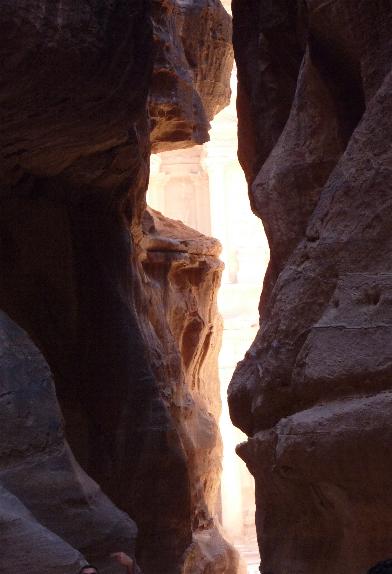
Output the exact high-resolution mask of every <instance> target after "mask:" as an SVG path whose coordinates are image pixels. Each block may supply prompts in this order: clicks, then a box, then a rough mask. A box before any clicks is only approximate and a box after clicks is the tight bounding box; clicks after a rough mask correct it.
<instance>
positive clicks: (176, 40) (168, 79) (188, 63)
mask: <svg viewBox="0 0 392 574" xmlns="http://www.w3.org/2000/svg"><path fill="white" fill-rule="evenodd" d="M152 4H153V24H154V41H155V62H154V74H153V79H152V86H151V90H150V102H149V108H150V114H151V123H152V126H151V127H152V133H151V139H152V149H153V151H154V152H158V151H167V150H171V149H179V148H185V147H189V146H193V145H195V144H202V143H204V142H205V141H207V140H208V130H209V127H210V126H209V121H210V120H212V118H213V117H214V115H215V114H216V113H217V112H218V111H220V110H221V109H222V108H223V107H224V106H226V105H227V104H228V103H229V100H230V85H229V81H230V73H231V69H232V65H233V49H232V25H231V17H230V16H229V14H228V13H227V12H226V10H225V9H224V8H223V6H222V4H221V2H220V0H153V2H152Z"/></svg>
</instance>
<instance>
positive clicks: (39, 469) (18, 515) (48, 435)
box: [0, 312, 137, 574]
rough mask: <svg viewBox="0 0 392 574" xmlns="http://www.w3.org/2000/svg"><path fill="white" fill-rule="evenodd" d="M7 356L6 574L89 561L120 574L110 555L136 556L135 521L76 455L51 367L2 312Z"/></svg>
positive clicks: (1, 507)
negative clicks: (67, 436) (67, 435)
mask: <svg viewBox="0 0 392 574" xmlns="http://www.w3.org/2000/svg"><path fill="white" fill-rule="evenodd" d="M0 358H1V360H0V387H1V389H0V391H1V392H0V401H1V421H0V425H1V428H0V431H1V451H0V524H1V540H2V545H3V551H2V553H1V557H0V571H1V572H7V574H17V573H20V572H22V571H23V570H25V571H28V572H36V573H37V574H38V573H39V572H53V573H56V572H58V573H59V574H60V573H63V572H65V573H69V574H71V573H75V572H77V571H78V570H79V569H80V567H81V566H82V565H83V564H85V563H86V560H85V558H88V559H89V561H91V562H93V563H95V564H97V566H99V567H100V568H101V569H102V571H103V572H108V573H113V574H114V573H115V572H116V571H117V569H116V568H115V566H114V564H113V565H112V566H110V564H109V561H108V557H109V555H110V552H113V551H116V550H117V549H118V548H127V550H128V552H130V553H131V554H133V552H134V546H135V539H136V533H137V529H136V526H135V523H134V522H133V521H132V520H131V519H130V518H129V517H128V516H127V515H126V514H125V513H123V512H121V511H120V510H118V508H116V507H115V506H114V504H113V503H112V502H110V501H109V499H108V498H107V497H106V496H105V495H104V494H103V493H102V491H101V489H100V488H99V486H98V485H97V484H96V483H95V482H94V481H93V480H91V478H89V477H88V476H87V475H86V473H85V472H84V471H83V470H82V469H81V468H80V466H79V465H78V463H77V462H76V460H75V459H74V457H73V455H72V453H71V451H70V449H69V446H68V444H67V442H66V440H65V437H64V431H63V421H62V416H61V411H60V408H59V405H58V402H57V398H56V393H55V389H54V383H53V379H52V377H51V374H50V371H49V368H48V366H47V364H46V362H45V360H44V358H43V357H42V355H41V353H40V352H39V351H38V349H37V348H36V347H35V346H34V345H33V343H32V342H31V340H30V339H29V337H28V336H27V334H26V333H25V332H23V331H22V329H20V328H19V327H17V325H16V324H15V323H14V322H13V321H11V320H10V319H9V317H8V316H7V315H6V314H5V313H3V312H0Z"/></svg>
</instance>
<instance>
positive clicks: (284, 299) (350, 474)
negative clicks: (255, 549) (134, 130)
mask: <svg viewBox="0 0 392 574" xmlns="http://www.w3.org/2000/svg"><path fill="white" fill-rule="evenodd" d="M247 5H248V9H249V10H248V11H247V10H246V6H247ZM233 17H234V36H235V51H236V57H237V60H238V66H239V79H240V80H239V81H240V91H241V96H240V98H239V113H240V117H239V119H240V134H241V137H242V143H241V149H240V156H241V157H242V159H243V164H244V168H245V170H246V172H247V176H248V180H249V182H250V184H251V199H252V205H253V208H254V210H255V211H256V213H257V214H258V215H259V216H260V217H261V218H262V220H263V223H264V227H265V229H266V232H267V236H268V240H269V243H270V246H271V263H270V266H269V270H268V273H267V277H266V280H265V283H264V290H263V294H262V298H261V303H260V315H261V326H260V331H259V333H258V336H257V337H256V340H255V342H254V344H253V345H252V347H251V349H250V350H249V352H248V354H247V356H246V358H245V359H244V360H243V361H242V362H241V363H240V364H239V366H238V368H237V370H236V372H235V374H234V377H233V380H232V383H231V387H230V390H229V402H230V408H231V416H232V419H233V421H234V422H235V424H236V425H237V426H239V427H240V428H242V429H243V430H245V432H247V434H248V435H249V437H250V439H249V441H248V442H247V443H245V444H243V445H241V447H240V448H239V453H240V455H241V456H242V457H243V458H244V460H246V462H247V464H248V465H249V467H250V469H251V470H252V472H253V474H254V476H255V479H256V491H257V493H256V497H257V528H258V536H259V544H260V550H261V556H262V566H263V572H265V573H273V574H283V573H284V572H290V573H292V574H311V573H312V574H315V573H316V574H317V573H319V574H321V573H325V572H328V573H329V574H341V573H342V572H347V573H348V574H361V573H363V572H366V570H367V569H368V568H369V567H370V566H371V565H372V564H374V563H376V562H377V561H379V560H382V559H385V558H387V557H388V556H389V554H390V538H389V535H388V534H387V533H389V532H390V527H391V520H390V512H389V510H390V503H391V501H390V492H391V486H392V479H391V476H392V459H391V456H390V454H389V449H388V447H387V444H388V443H389V437H390V434H391V430H392V425H391V422H390V416H389V413H390V407H389V401H390V389H391V384H390V376H389V371H390V362H391V352H392V349H390V344H389V340H390V336H391V332H390V330H391V323H390V319H389V316H390V303H391V297H390V284H391V277H392V275H391V272H392V263H391V258H390V251H391V247H392V235H391V232H390V225H389V218H388V215H387V214H388V213H389V205H390V202H391V200H392V196H391V190H392V172H391V165H392V152H391V149H392V148H391V142H390V138H391V135H390V134H391V127H392V125H391V122H392V114H391V112H392V104H391V91H392V74H391V71H390V68H391V55H392V38H391V34H390V30H391V29H392V7H391V5H390V3H388V2H386V3H385V2H384V3H383V2H370V1H369V2H366V1H365V2H353V1H349V2H347V1H344V2H343V1H339V0H337V1H335V2H322V1H321V0H320V1H316V0H314V1H308V2H296V3H289V2H285V1H282V2H278V3H274V5H272V3H270V2H267V1H266V0H265V1H264V0H260V1H258V2H256V1H255V2H240V1H235V2H234V4H233ZM282 26H284V29H285V30H286V33H285V34H282V35H279V34H278V31H279V30H280V29H281V27H282ZM245 28H246V29H251V30H252V34H253V35H252V34H250V33H249V34H248V35H246V34H245V35H244V34H242V33H241V30H243V29H245ZM287 36H289V37H290V38H291V40H290V41H291V42H294V44H295V45H296V46H298V50H299V52H298V51H297V52H295V53H297V54H298V53H300V52H301V51H302V53H303V58H302V63H301V66H300V67H299V66H298V65H297V64H298V60H296V62H297V64H296V66H291V67H290V70H291V72H290V81H289V80H288V77H286V80H287V82H286V83H285V84H284V86H285V87H284V86H283V84H282V83H280V84H279V82H280V81H281V80H282V77H281V75H282V74H286V71H287V68H286V66H288V62H285V63H284V65H283V66H281V65H280V64H279V62H281V58H282V54H283V55H284V54H285V53H286V51H287V48H288V46H289V45H291V44H290V42H289V41H288V40H287ZM266 53H267V54H268V62H267V60H265V62H266V65H265V67H262V69H261V71H260V72H258V71H257V70H258V69H259V70H260V67H259V68H257V66H258V65H259V64H258V63H260V61H261V60H263V59H265V58H266V56H265V54H266ZM292 54H294V52H293V53H292ZM274 66H275V67H274ZM296 70H297V72H296ZM267 71H269V73H270V74H272V75H271V76H270V77H273V78H275V79H274V81H272V80H271V83H270V84H268V85H269V88H270V89H268V86H267V87H266V83H265V78H266V76H265V74H266V73H267ZM277 75H278V76H279V78H280V79H279V82H278V79H276V78H277ZM293 78H294V86H295V89H293V85H292V80H293ZM278 85H280V89H279V90H278V89H277V88H276V86H278ZM259 95H260V96H261V95H262V97H263V98H264V100H263V101H265V99H266V98H268V105H267V106H266V110H268V109H269V110H270V111H271V118H274V117H276V118H279V121H277V122H275V123H273V125H272V124H269V123H268V122H266V121H265V120H264V115H263V114H264V111H263V110H264V108H263V110H260V108H259V107H258V106H259V104H260V100H259V97H258V96H259ZM284 101H286V102H289V104H290V105H289V106H288V107H287V108H285V110H283V108H282V102H284ZM283 112H284V113H283ZM249 118H253V119H254V121H252V122H250V121H249ZM261 126H263V129H261Z"/></svg>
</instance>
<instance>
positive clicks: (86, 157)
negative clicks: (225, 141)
mask: <svg viewBox="0 0 392 574" xmlns="http://www.w3.org/2000/svg"><path fill="white" fill-rule="evenodd" d="M152 4H153V10H152V11H151V3H150V2H148V1H147V0H131V1H129V0H126V1H124V0H114V1H112V2H100V1H95V0H94V1H90V0H89V1H87V0H84V1H82V2H79V3H77V7H76V5H75V3H74V2H70V1H62V2H60V1H58V0H50V1H45V0H41V1H39V2H32V1H31V0H16V1H15V0H12V1H11V0H6V1H5V2H3V3H2V5H1V7H0V23H1V29H2V38H1V41H0V61H1V67H2V73H1V80H2V83H1V87H0V97H1V101H2V105H1V110H0V125H1V127H0V150H1V152H0V166H1V170H0V308H1V309H2V310H4V311H5V312H6V313H7V314H8V315H9V316H10V317H11V318H12V319H13V320H14V321H15V322H16V323H17V324H18V325H19V326H20V327H22V328H23V329H24V330H25V331H26V332H27V333H28V334H29V336H30V337H31V339H32V340H33V341H34V343H35V344H36V345H37V346H38V347H39V349H40V351H41V352H42V354H43V356H44V357H45V359H46V361H47V362H48V364H49V366H50V369H51V371H52V373H53V379H54V382H55V389H56V393H57V398H58V402H59V405H60V408H61V412H62V415H63V416H64V419H65V432H66V436H67V440H68V442H69V445H70V448H71V449H72V453H73V454H74V456H75V457H76V459H77V461H78V464H80V465H81V467H82V468H83V471H85V472H86V473H87V474H88V475H89V476H90V477H92V479H94V480H95V481H96V483H97V484H99V485H100V487H101V488H102V490H103V491H104V492H105V494H106V495H107V496H108V497H109V498H110V499H111V501H113V503H115V504H116V505H118V507H119V508H121V509H122V510H123V511H126V512H127V513H128V514H129V516H131V517H132V518H133V519H134V520H135V521H136V522H137V523H138V526H139V536H138V548H137V554H138V561H139V562H140V564H141V566H142V568H143V569H144V571H145V573H146V574H149V573H154V572H158V571H159V572H161V573H162V572H167V573H169V572H170V574H172V573H174V572H182V571H185V570H186V568H188V567H189V564H191V563H192V556H193V555H196V554H197V552H198V553H199V554H198V555H199V556H201V557H202V558H203V559H204V560H205V571H207V570H208V571H209V572H210V571H211V572H214V571H216V570H217V568H218V567H216V568H215V565H214V559H208V554H206V553H205V552H204V551H203V550H202V546H203V545H201V544H199V543H198V541H197V537H198V535H199V534H200V532H202V531H203V532H204V533H207V534H208V533H209V532H210V533H211V536H210V537H209V539H208V540H209V541H210V542H208V540H207V544H205V545H204V548H207V547H208V544H209V543H210V544H212V546H213V547H214V548H215V549H217V548H218V547H219V545H218V541H219V544H221V548H222V551H221V558H222V557H223V558H222V559H227V561H228V563H229V562H230V565H231V566H230V567H233V569H234V570H233V572H234V571H235V561H236V559H237V558H236V556H235V555H234V554H233V551H232V550H231V548H230V547H229V546H228V545H227V544H226V543H225V542H223V540H222V539H221V537H220V535H219V536H218V534H217V528H216V526H215V524H214V517H213V508H212V506H213V500H214V496H213V495H214V493H215V492H216V489H217V485H218V480H219V479H218V462H217V461H218V459H219V454H220V453H219V448H220V447H219V437H218V433H217V430H216V423H215V418H214V417H215V416H216V415H217V412H218V396H217V388H216V382H215V380H213V381H212V382H211V385H210V388H209V389H204V388H200V389H199V388H197V389H196V390H195V396H193V397H191V392H190V389H189V392H188V390H187V388H186V387H187V384H188V382H187V381H186V380H185V374H184V373H185V370H186V369H188V373H189V374H188V375H187V376H189V381H190V379H192V381H193V384H195V385H196V387H198V386H201V387H202V383H201V382H200V381H201V375H200V373H201V372H202V370H203V369H204V368H205V369H207V368H208V367H207V365H208V362H209V357H208V353H209V347H208V343H207V337H208V336H209V337H216V336H218V334H215V333H212V330H213V327H212V326H213V324H214V317H213V316H214V313H215V302H214V290H215V289H216V287H217V284H218V281H219V264H218V261H217V258H216V252H214V253H210V252H208V253H206V254H203V255H201V256H200V257H198V256H197V254H195V255H192V254H189V257H188V259H189V261H188V263H186V264H184V266H185V267H187V265H188V264H189V266H190V270H189V272H188V273H187V272H186V270H185V271H184V274H183V275H182V274H181V273H180V272H178V275H179V276H181V281H182V280H183V284H184V289H186V290H187V289H188V286H189V285H190V286H191V289H193V287H192V281H193V280H195V281H198V282H199V288H200V301H199V300H198V299H197V297H194V301H193V303H194V304H195V305H196V307H195V315H194V316H192V318H190V317H188V318H187V317H186V316H185V315H184V320H185V319H186V318H187V321H186V322H185V324H184V326H183V331H182V330H181V328H180V329H179V332H178V335H179V336H180V339H178V340H177V339H176V336H175V335H174V336H172V334H171V331H170V324H169V316H170V313H171V309H170V308H168V309H166V308H165V304H166V301H158V302H157V304H159V305H161V307H162V309H163V310H164V313H165V316H161V317H159V318H156V317H155V312H156V309H154V308H149V305H150V304H151V297H152V295H151V293H152V292H153V289H152V287H151V285H150V286H148V285H147V283H151V284H153V283H154V282H155V284H156V281H157V279H156V278H155V279H154V280H151V281H150V280H149V279H148V277H147V275H146V272H145V271H144V270H143V261H144V260H145V259H146V257H147V256H146V253H147V252H148V249H147V250H146V248H145V247H144V246H143V242H144V240H145V239H144V238H145V235H146V232H145V231H143V229H142V219H143V213H144V212H145V207H146V206H145V191H146V187H147V182H148V171H149V155H150V148H151V141H150V128H152V129H153V132H152V143H153V144H154V147H155V149H157V150H158V149H160V143H161V142H162V149H163V148H166V147H167V146H168V145H170V146H172V145H175V146H179V147H184V146H187V145H190V144H191V143H192V142H194V141H203V139H205V138H206V137H207V134H206V129H207V124H208V119H210V118H211V117H212V116H213V114H214V113H215V112H216V111H217V110H218V109H219V108H220V107H222V106H223V105H224V103H225V101H226V100H227V98H228V95H229V88H228V86H229V74H230V61H231V57H232V48H231V45H230V31H231V24H230V19H229V17H228V16H227V15H226V13H224V12H223V11H222V7H221V5H220V3H219V2H218V1H213V2H211V1H209V2H207V0H206V1H200V2H197V3H192V5H189V6H187V4H186V3H184V2H181V3H180V2H176V3H174V2H166V1H165V2H153V3H152ZM173 14H175V17H174V16H173ZM151 16H152V17H153V21H151ZM189 18H191V19H192V20H193V19H194V18H195V19H196V21H197V22H198V24H197V26H195V27H194V28H192V26H191V25H190V22H189ZM202 18H205V23H204V25H203V26H202V25H201V19H202ZM180 23H181V27H180ZM205 27H206V29H208V30H209V35H208V36H207V37H205V34H204V32H205ZM153 31H155V35H154V34H153ZM163 38H164V40H163ZM154 42H155V44H157V43H158V44H159V42H166V43H165V47H166V49H167V54H168V58H167V62H166V64H164V62H163V57H162V54H161V53H159V55H158V51H157V50H156V51H155V64H154V53H153V52H154V48H153V46H154ZM218 45H219V46H218ZM161 47H162V46H161ZM217 57H219V58H220V60H221V61H220V67H219V69H218V68H217V63H216V61H215V60H214V58H217ZM173 59H174V60H175V64H176V65H174V64H173ZM177 64H178V65H177ZM160 66H166V69H167V70H169V72H168V75H169V76H170V77H171V79H172V80H173V82H174V84H175V85H177V86H181V87H178V89H177V90H174V92H173V94H172V96H171V97H172V100H171V105H172V108H171V112H170V114H171V119H170V120H169V116H170V114H169V113H168V112H167V107H166V105H167V91H166V84H165V80H164V78H162V77H160V75H159V67H160ZM153 69H154V73H153ZM209 74H210V75H209ZM215 76H217V77H216V78H215ZM161 82H162V83H161ZM185 92H186V94H187V95H186V97H185ZM149 93H150V98H149V100H148V95H149ZM160 94H162V99H160ZM163 96H164V97H163ZM183 99H184V101H183ZM191 102H192V104H191ZM148 110H150V112H151V115H152V116H153V118H152V124H151V125H150V121H149V113H148ZM173 114H174V116H175V117H173ZM178 125H181V126H182V128H181V133H180V134H179V133H178V132H177V131H176V130H177V127H176V126H178ZM169 142H175V143H174V144H173V143H170V144H169ZM147 233H148V232H147ZM203 241H204V240H201V243H203ZM164 243H165V241H164ZM207 243H208V241H207ZM183 249H185V250H186V248H182V250H181V253H180V255H179V257H183ZM164 251H165V250H164ZM207 251H208V250H207ZM154 257H155V259H154ZM163 257H164V258H165V257H169V258H170V257H172V255H170V254H169V255H167V256H166V255H163ZM203 257H204V259H203ZM208 258H209V259H208ZM147 259H148V261H149V262H148V266H149V269H148V273H149V275H150V276H151V277H153V276H154V274H155V275H159V279H160V280H162V284H166V283H165V282H166V281H167V280H168V278H167V277H166V275H165V272H168V271H170V265H169V266H165V265H163V266H162V262H161V261H160V260H159V257H157V256H153V255H151V256H148V257H147ZM155 267H156V271H154V269H155ZM180 267H181V265H180ZM176 274H177V271H176V272H175V273H174V275H176ZM183 276H184V277H183ZM188 276H189V277H188ZM176 280H177V279H176ZM178 281H179V283H181V281H180V280H178ZM204 281H205V282H204ZM203 289H204V291H203ZM176 292H177V299H178V300H179V303H178V305H179V306H181V304H183V306H184V307H185V306H186V304H187V297H188V293H187V292H186V293H182V292H181V284H179V285H178V286H176ZM207 292H209V295H208V296H207ZM149 297H150V300H149ZM182 297H184V301H183V303H181V298H182ZM172 298H173V299H174V300H176V297H175V296H174V295H173V296H172ZM199 303H200V304H201V305H204V307H203V310H201V311H200V317H199V315H198V309H197V305H198V304H199ZM154 304H155V302H154ZM173 305H174V303H173ZM208 305H210V306H211V307H210V308H207V307H208ZM162 313H163V311H162ZM149 314H151V316H150V315H149ZM155 319H156V321H155V324H154V325H153V324H152V323H153V321H154V320H155ZM192 321H194V323H192ZM158 322H159V325H158ZM158 327H159V329H158ZM198 337H200V338H198ZM151 341H154V348H149V344H150V343H151ZM182 348H184V349H186V359H184V365H183V364H182V362H181V361H182V359H181V353H180V351H179V349H182ZM169 352H171V353H173V354H175V353H177V357H176V361H174V359H173V358H172V356H170V355H168V354H167V353H169ZM214 352H215V351H213V352H212V356H214ZM173 361H174V363H175V366H174V367H173V369H174V368H175V369H177V370H174V371H172V370H171V369H172V366H171V365H172V363H173ZM174 363H173V364H174ZM33 374H34V373H32V376H33ZM2 383H3V382H2ZM203 384H204V383H203ZM174 390H176V393H177V395H176V397H174V398H173V401H172V399H171V395H172V393H173V391H174ZM188 395H189V396H188ZM178 397H180V398H181V400H182V401H183V404H182V403H181V402H179V403H178V404H177V403H176V402H175V399H176V400H177V398H178ZM31 400H33V401H34V400H35V399H34V397H32V399H31ZM53 401H54V402H53V404H55V399H54V398H53ZM187 401H188V402H189V404H187ZM192 401H194V402H197V403H198V408H197V409H196V408H195V410H194V412H195V414H194V415H193V414H192V416H188V415H189V410H190V406H189V405H191V404H192ZM210 402H211V403H212V406H210V405H209V403H210ZM36 407H37V409H38V410H37V412H40V411H39V404H38V397H37V405H36ZM42 416H44V410H42ZM182 416H184V417H185V419H184V420H183V421H182V420H181V417H182ZM195 417H196V418H195ZM197 417H198V418H197ZM203 421H204V422H206V421H207V422H208V425H209V426H208V432H207V431H203V432H204V434H203V433H202V432H201V431H198V430H197V429H198V428H199V427H200V428H201V427H203V429H204V424H203ZM15 424H16V423H15ZM37 424H38V423H37ZM42 424H43V423H42ZM58 424H59V421H58ZM188 424H189V425H190V427H191V429H190V431H189V435H188V434H187V425H188ZM195 429H196V430H195ZM198 433H199V434H198ZM11 434H12V430H10V431H9V434H8V435H7V436H11ZM204 439H205V442H204V443H203V445H201V442H203V440H204ZM4 440H5V442H7V440H8V439H7V438H6V437H5V438H4ZM62 440H63V439H62ZM1 441H3V437H2V439H1ZM187 441H188V443H189V444H188V443H187ZM192 441H193V442H192ZM198 441H199V442H198ZM199 447H200V448H199ZM64 448H65V447H64ZM64 457H66V460H63V462H62V464H64V465H66V464H67V465H70V464H71V463H70V462H69V461H71V460H72V461H73V462H72V465H76V462H75V461H74V459H73V455H72V454H71V453H70V451H69V450H68V451H67V453H66V454H64ZM67 457H68V458H67ZM192 457H196V458H197V457H200V462H201V463H202V464H203V465H204V467H203V468H201V469H200V470H196V468H193V467H192V465H193V461H192ZM24 464H25V463H24V462H23V461H21V464H20V466H19V467H18V468H19V470H20V473H21V474H20V480H21V481H22V482H21V483H22V484H24V482H23V480H24V478H25V472H26V471H25V470H24ZM26 464H27V463H26ZM209 465H211V468H207V467H209ZM56 468H57V467H56ZM211 469H214V471H213V474H214V478H212V470H211ZM15 472H16V471H15ZM70 472H71V471H70ZM78 472H82V471H81V470H78ZM53 473H54V471H53ZM83 476H86V475H84V474H83ZM50 478H52V474H51V472H50V471H49V470H48V471H47V472H46V473H45V472H44V470H42V477H41V478H40V481H41V482H40V483H39V484H38V486H37V488H39V491H40V494H39V495H38V494H36V499H35V502H34V505H33V504H32V502H31V501H30V499H29V490H28V488H27V490H26V491H23V492H19V491H18V492H14V491H13V490H12V489H11V487H9V485H8V483H7V485H5V484H4V485H3V486H4V488H5V489H6V490H7V491H10V492H12V493H13V494H14V496H16V497H17V499H18V501H19V502H15V504H16V505H19V506H18V508H19V507H20V511H18V512H19V514H20V516H21V517H22V515H23V517H24V518H23V520H25V521H26V524H27V522H29V521H30V522H31V524H32V525H33V526H31V528H34V529H36V530H37V536H43V533H42V532H43V531H42V529H43V528H47V530H48V532H49V531H53V532H54V533H55V534H56V535H57V536H58V537H59V540H58V541H57V542H53V546H52V550H51V552H52V554H51V556H52V557H54V558H53V559H54V560H56V561H57V558H56V556H59V557H60V555H61V556H62V558H61V560H60V558H59V563H58V564H59V567H60V569H61V572H63V571H65V570H66V568H68V566H71V565H74V564H76V563H77V561H78V560H79V555H78V553H77V552H76V550H75V549H77V550H79V551H80V552H82V553H84V550H85V548H84V547H83V545H82V544H81V542H80V541H79V542H75V541H74V538H72V536H71V535H69V536H68V534H67V536H65V535H64V536H63V532H62V531H60V530H58V529H57V527H56V528H54V527H53V528H52V525H50V524H49V525H48V526H46V524H43V523H42V524H41V518H40V517H41V510H42V509H41V506H40V505H41V503H42V508H44V507H45V505H46V501H45V480H50ZM204 479H205V483H204V482H202V483H200V484H199V482H197V481H199V480H204ZM86 480H87V478H86ZM88 480H89V479H88ZM18 481H19V477H18V476H17V474H15V476H14V477H13V478H12V483H13V484H15V485H17V484H18ZM1 483H2V484H3V479H2V480H1ZM89 484H90V483H89ZM91 484H93V483H91ZM65 494H66V493H65ZM10 496H11V495H8V493H7V492H6V493H5V494H4V497H5V499H4V500H5V502H6V505H7V507H9V506H10V505H11V506H12V505H13V503H12V502H10ZM40 497H41V498H40ZM61 500H62V499H61V498H60V504H61V505H62V504H64V505H65V506H66V504H67V502H66V499H64V503H63V502H61ZM105 500H106V499H105ZM107 504H109V502H107ZM24 508H25V509H26V510H24ZM111 508H112V507H111ZM42 512H43V510H42ZM110 512H112V516H115V514H113V513H115V512H119V511H118V510H116V509H115V507H113V510H112V511H110ZM24 513H25V514H24ZM29 513H30V514H29ZM109 514H110V513H109ZM121 516H123V515H122V514H121ZM34 519H35V520H36V522H37V524H35V522H34ZM30 522H29V524H30ZM105 524H106V523H105V522H102V530H101V534H102V536H103V537H105V536H106V534H107V529H106V526H105ZM40 528H42V529H41V530H39V529H40ZM72 528H74V529H75V531H76V529H77V530H79V529H80V526H79V524H78V520H77V519H76V518H75V520H74V524H73V525H72V527H71V526H70V530H71V531H72ZM99 532H100V527H99V525H97V536H96V537H95V538H92V539H91V544H92V546H91V548H90V547H89V548H90V550H91V552H90V550H89V553H90V554H91V553H92V554H94V553H96V554H99V553H101V554H102V552H103V549H104V547H103V546H102V547H101V544H102V543H101V540H102V538H99V536H98V534H99ZM132 533H133V534H132V536H134V531H133V530H132ZM71 534H72V532H71ZM50 536H52V534H50ZM207 538H208V536H207ZM56 540H57V539H56ZM61 540H64V541H65V542H64V543H62V542H61ZM203 552H204V553H203ZM209 556H213V553H211V552H210V554H209ZM33 558H34V556H32V557H31V562H34V560H33ZM4 560H7V559H6V558H4ZM56 563H57V562H56ZM26 564H27V563H26V562H24V563H23V565H24V566H25V565H26ZM37 564H41V562H39V561H38V562H37ZM43 566H44V565H43ZM54 566H56V564H55V565H54ZM26 567H27V566H26ZM104 567H105V565H103V566H102V568H104ZM219 567H220V566H219ZM6 571H7V574H16V573H17V572H20V564H18V563H11V562H9V563H8V562H7V564H6ZM103 571H104V570H103ZM109 571H110V570H107V572H109ZM203 571H204V570H203Z"/></svg>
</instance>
